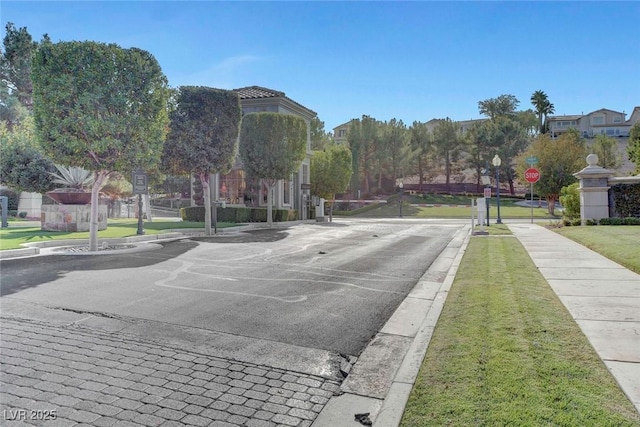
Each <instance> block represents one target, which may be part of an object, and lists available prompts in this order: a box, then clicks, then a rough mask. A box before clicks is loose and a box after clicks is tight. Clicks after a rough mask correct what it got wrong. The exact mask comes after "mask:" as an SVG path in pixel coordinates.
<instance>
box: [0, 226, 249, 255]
mask: <svg viewBox="0 0 640 427" xmlns="http://www.w3.org/2000/svg"><path fill="white" fill-rule="evenodd" d="M19 224H20V222H19V221H12V222H11V223H10V226H9V227H8V228H2V229H0V250H5V249H20V248H22V247H23V246H22V244H23V243H33V242H53V241H55V242H56V243H58V242H59V241H63V240H78V239H88V238H89V232H66V231H42V230H41V229H40V227H20V225H19ZM236 225H238V224H231V223H218V228H226V227H233V226H236ZM186 229H193V230H199V231H203V230H204V224H203V223H202V222H191V221H166V220H157V221H154V222H145V223H144V233H145V235H146V236H150V235H156V234H165V233H169V232H171V231H172V230H184V231H186ZM137 231H138V220H137V219H110V220H109V223H108V228H107V229H106V230H102V231H100V232H98V239H100V240H103V239H122V238H129V237H135V236H137Z"/></svg>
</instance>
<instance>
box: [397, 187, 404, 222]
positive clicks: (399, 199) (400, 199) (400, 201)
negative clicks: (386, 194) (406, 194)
mask: <svg viewBox="0 0 640 427" xmlns="http://www.w3.org/2000/svg"><path fill="white" fill-rule="evenodd" d="M403 187H404V184H402V182H400V184H398V188H399V189H400V197H399V198H398V201H399V203H400V218H402V188H403Z"/></svg>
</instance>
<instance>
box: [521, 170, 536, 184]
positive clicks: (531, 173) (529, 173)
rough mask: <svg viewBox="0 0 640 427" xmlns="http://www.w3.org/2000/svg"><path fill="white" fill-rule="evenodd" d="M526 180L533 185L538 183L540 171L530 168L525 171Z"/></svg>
mask: <svg viewBox="0 0 640 427" xmlns="http://www.w3.org/2000/svg"><path fill="white" fill-rule="evenodd" d="M524 179H526V180H527V182H530V183H532V184H533V183H535V182H538V181H539V180H540V171H539V170H538V169H536V168H529V169H527V170H526V171H524Z"/></svg>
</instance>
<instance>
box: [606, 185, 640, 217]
mask: <svg viewBox="0 0 640 427" xmlns="http://www.w3.org/2000/svg"><path fill="white" fill-rule="evenodd" d="M610 191H611V192H612V193H613V203H614V206H615V210H616V212H617V214H618V215H619V216H620V217H622V218H625V217H640V184H616V185H614V186H612V187H611V190H610Z"/></svg>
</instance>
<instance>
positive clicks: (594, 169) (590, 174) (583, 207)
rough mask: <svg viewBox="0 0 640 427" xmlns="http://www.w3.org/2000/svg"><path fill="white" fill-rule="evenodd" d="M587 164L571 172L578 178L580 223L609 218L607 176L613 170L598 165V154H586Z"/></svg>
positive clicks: (609, 175)
mask: <svg viewBox="0 0 640 427" xmlns="http://www.w3.org/2000/svg"><path fill="white" fill-rule="evenodd" d="M587 164H588V166H587V167H586V168H584V169H582V170H581V171H580V172H578V173H575V174H573V176H575V177H576V178H578V179H579V180H580V223H581V224H582V225H586V223H587V220H589V219H594V220H599V219H602V218H609V188H610V187H609V178H611V177H613V175H614V174H613V172H612V171H610V170H609V169H605V168H603V167H600V166H598V156H597V155H595V154H589V155H588V156H587Z"/></svg>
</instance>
